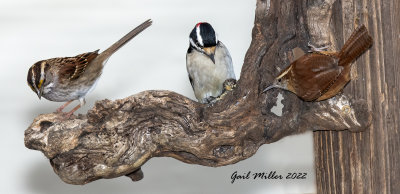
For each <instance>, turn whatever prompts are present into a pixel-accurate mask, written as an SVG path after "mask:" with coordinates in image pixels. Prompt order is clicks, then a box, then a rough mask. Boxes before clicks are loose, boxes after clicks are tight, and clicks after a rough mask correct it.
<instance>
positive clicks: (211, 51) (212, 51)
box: [204, 46, 216, 64]
mask: <svg viewBox="0 0 400 194" xmlns="http://www.w3.org/2000/svg"><path fill="white" fill-rule="evenodd" d="M215 48H216V47H215V46H212V47H205V48H204V52H205V53H206V55H207V56H208V57H210V59H211V61H212V62H213V63H214V64H215V58H214V56H215Z"/></svg>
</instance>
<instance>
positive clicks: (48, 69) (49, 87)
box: [27, 20, 152, 115]
mask: <svg viewBox="0 0 400 194" xmlns="http://www.w3.org/2000/svg"><path fill="white" fill-rule="evenodd" d="M151 24H152V21H151V20H147V21H145V22H144V23H142V24H140V25H139V26H138V27H136V28H135V29H133V30H132V31H130V32H129V33H128V34H126V35H125V36H124V37H122V38H121V39H120V40H118V41H117V42H116V43H114V44H113V45H111V46H110V47H109V48H108V49H106V50H105V51H103V52H101V53H100V54H99V53H98V51H99V50H96V51H94V52H87V53H83V54H80V55H77V56H75V57H60V58H52V59H46V60H42V61H39V62H36V63H35V64H33V65H32V67H31V68H29V71H28V78H27V80H28V85H29V86H30V87H31V89H32V90H33V91H34V92H35V93H36V94H37V95H38V97H39V99H40V98H41V97H44V98H46V99H47V100H50V101H56V102H66V103H65V104H64V105H62V106H61V107H60V108H58V109H57V112H61V111H62V110H63V109H64V108H65V107H66V106H68V104H70V103H71V102H72V101H74V100H78V99H79V101H80V104H79V105H78V106H76V107H75V108H73V109H72V110H71V111H70V112H69V113H68V115H71V114H73V113H74V112H75V111H76V110H78V109H79V108H80V107H81V106H83V105H84V103H85V96H86V94H87V93H89V92H90V91H91V90H92V89H93V88H94V87H95V85H96V82H97V80H98V79H99V77H100V75H101V73H102V70H103V67H104V65H105V63H106V62H107V60H108V58H109V57H110V56H111V55H112V54H114V53H115V52H116V51H117V50H118V49H119V48H121V47H122V46H124V45H125V44H126V43H127V42H129V41H130V40H131V39H132V38H133V37H135V36H136V35H138V34H139V33H140V32H142V31H143V30H145V29H146V28H147V27H149V26H150V25H151Z"/></svg>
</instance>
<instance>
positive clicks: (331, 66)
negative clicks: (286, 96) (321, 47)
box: [264, 25, 372, 101]
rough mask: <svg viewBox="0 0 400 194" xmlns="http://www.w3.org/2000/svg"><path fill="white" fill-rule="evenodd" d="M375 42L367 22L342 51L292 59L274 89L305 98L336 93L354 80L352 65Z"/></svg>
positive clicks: (274, 84)
mask: <svg viewBox="0 0 400 194" xmlns="http://www.w3.org/2000/svg"><path fill="white" fill-rule="evenodd" d="M371 45H372V37H371V36H370V35H369V34H368V31H367V28H365V26H364V25H362V26H360V27H358V28H357V29H356V30H355V31H354V32H353V33H352V34H351V36H350V38H349V39H348V40H347V41H346V43H345V44H344V46H343V48H342V49H341V50H340V52H332V51H330V52H329V51H318V50H315V49H314V50H313V52H311V53H308V54H305V55H303V56H302V57H300V58H299V59H297V60H295V61H294V62H292V63H291V64H290V65H289V67H287V68H286V69H285V70H283V71H282V72H281V73H280V74H279V75H278V76H277V77H276V78H275V80H274V82H273V84H272V85H271V86H269V87H267V88H266V89H265V90H264V92H265V91H267V90H269V89H271V88H281V89H285V90H289V91H291V92H293V93H295V94H296V95H297V96H298V97H300V98H301V99H303V100H304V101H321V100H326V99H328V98H331V97H333V96H335V95H336V94H337V93H339V92H340V91H341V90H342V89H343V87H344V86H345V85H346V84H347V83H348V82H349V81H350V79H351V77H350V70H351V64H352V62H353V61H355V60H356V59H357V57H359V56H360V55H361V54H363V53H364V52H365V51H367V50H368V49H369V48H370V47H371Z"/></svg>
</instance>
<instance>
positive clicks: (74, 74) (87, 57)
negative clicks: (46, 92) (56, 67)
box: [59, 50, 99, 80]
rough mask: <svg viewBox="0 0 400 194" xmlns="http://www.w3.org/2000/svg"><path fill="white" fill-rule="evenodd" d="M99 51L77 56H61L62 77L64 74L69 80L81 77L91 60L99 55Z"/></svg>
mask: <svg viewBox="0 0 400 194" xmlns="http://www.w3.org/2000/svg"><path fill="white" fill-rule="evenodd" d="M98 51H99V50H96V51H94V52H87V53H83V54H80V55H77V56H75V57H65V58H60V60H59V63H61V64H60V66H61V67H60V77H61V76H62V77H64V78H66V79H69V80H74V79H77V78H79V76H81V75H82V73H83V72H85V69H86V68H87V66H88V65H89V64H90V62H92V61H93V59H95V58H96V57H97V56H98V55H99V54H98Z"/></svg>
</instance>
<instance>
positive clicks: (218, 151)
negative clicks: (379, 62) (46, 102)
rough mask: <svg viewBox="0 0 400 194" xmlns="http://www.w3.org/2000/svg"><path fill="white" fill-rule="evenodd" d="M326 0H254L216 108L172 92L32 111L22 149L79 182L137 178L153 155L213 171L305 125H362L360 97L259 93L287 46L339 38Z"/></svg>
mask: <svg viewBox="0 0 400 194" xmlns="http://www.w3.org/2000/svg"><path fill="white" fill-rule="evenodd" d="M333 2H334V1H292V0H283V1H278V0H273V1H269V0H258V1H257V8H256V17H255V24H254V28H253V32H252V37H253V39H252V43H251V45H250V48H249V50H248V52H247V54H246V57H245V62H244V64H243V67H242V71H241V76H240V80H238V83H237V86H236V88H235V89H234V90H233V91H230V92H228V93H226V95H224V97H223V98H222V99H221V100H219V101H217V102H216V103H215V104H210V105H205V104H200V103H197V102H194V101H192V100H190V99H188V98H187V97H184V96H182V95H179V94H177V93H174V92H170V91H144V92H141V93H139V94H136V95H133V96H130V97H127V98H125V99H121V100H115V101H110V100H102V101H99V102H97V103H96V104H95V107H93V108H92V109H91V110H90V111H88V113H87V114H86V115H79V116H77V117H71V118H70V119H68V120H64V117H63V115H61V114H56V113H51V114H44V115H39V116H38V117H36V118H35V120H34V121H33V123H32V124H31V126H29V127H28V129H27V130H26V131H25V145H26V147H28V148H30V149H36V150H40V151H42V152H43V153H44V154H45V156H46V157H47V158H49V160H50V163H51V165H52V166H53V169H54V171H55V172H56V173H57V174H58V175H59V176H60V178H61V179H62V180H63V181H65V182H67V183H70V184H85V183H88V182H91V181H94V180H97V179H100V178H114V177H118V176H122V175H127V176H128V177H130V178H131V179H132V180H134V181H137V180H140V179H141V178H143V172H142V171H141V169H140V167H141V166H142V165H143V164H144V163H145V162H146V161H147V160H149V159H150V158H152V157H165V156H167V157H174V158H176V159H178V160H181V161H183V162H186V163H190V164H200V165H205V166H214V167H216V166H223V165H229V164H233V163H236V162H238V161H241V160H244V159H246V158H249V157H251V156H252V155H253V154H255V152H256V151H257V149H258V148H259V147H260V146H261V145H263V144H266V143H272V142H275V141H278V140H279V139H281V138H282V137H285V136H288V135H293V134H298V133H301V132H303V131H305V130H315V131H317V130H335V131H341V130H346V129H349V130H350V131H352V132H357V131H362V130H365V129H366V128H367V127H368V126H369V125H370V124H371V120H372V114H371V112H370V111H369V109H370V108H371V107H368V104H367V101H366V100H363V98H352V97H348V96H347V94H340V95H338V96H336V97H334V98H332V99H329V100H326V101H322V102H304V101H302V100H300V99H299V98H298V97H296V96H295V95H294V94H292V93H290V92H286V91H282V90H279V89H274V90H270V91H268V92H266V93H263V92H262V91H263V89H264V88H265V87H267V86H268V85H269V84H271V83H272V80H273V79H274V77H275V76H276V75H278V74H279V72H280V71H281V70H282V69H284V68H285V67H286V66H287V65H289V63H290V60H289V59H292V58H293V52H292V49H293V48H296V47H300V48H301V49H303V50H305V51H307V50H308V48H307V47H306V46H307V42H308V41H311V42H312V43H313V44H314V45H316V46H322V45H329V44H330V45H332V48H335V47H336V44H342V42H340V41H338V43H336V41H334V40H335V38H336V33H337V32H336V29H334V28H333V27H334V26H333V25H332V22H331V21H332V20H333V19H331V18H335V15H332V8H333V7H335V6H336V4H337V3H336V4H333ZM353 29H354V27H352V28H351V29H348V30H349V32H351V31H352V30H353ZM346 30H347V29H346ZM364 60H365V59H364V57H363V59H361V60H359V61H361V62H363V61H364ZM357 66H360V65H359V64H358V65H357ZM278 93H282V94H283V97H284V100H283V101H282V103H283V105H284V108H283V111H282V116H276V115H275V114H274V113H272V112H271V108H272V107H273V106H274V105H275V103H276V100H277V95H278ZM357 134H362V133H357ZM321 143H322V142H321ZM319 172H320V171H319ZM318 188H319V187H318Z"/></svg>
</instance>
